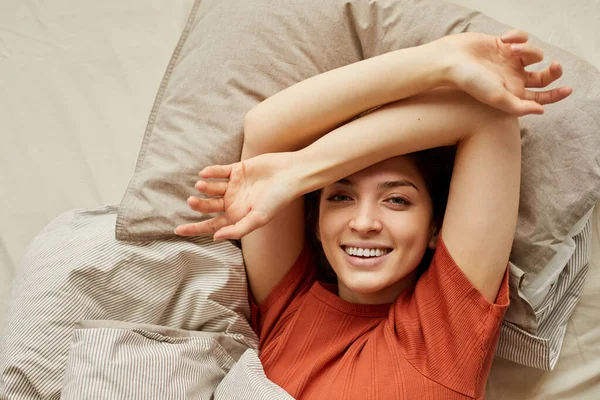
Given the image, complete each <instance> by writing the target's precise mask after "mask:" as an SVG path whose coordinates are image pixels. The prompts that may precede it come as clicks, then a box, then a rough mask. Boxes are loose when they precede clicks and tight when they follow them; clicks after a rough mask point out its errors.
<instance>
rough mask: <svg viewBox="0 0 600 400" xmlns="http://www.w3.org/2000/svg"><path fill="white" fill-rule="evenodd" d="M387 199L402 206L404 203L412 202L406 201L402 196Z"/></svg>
mask: <svg viewBox="0 0 600 400" xmlns="http://www.w3.org/2000/svg"><path fill="white" fill-rule="evenodd" d="M387 201H388V202H390V203H392V204H393V205H396V206H402V205H409V204H410V203H409V202H408V201H406V200H405V199H404V198H402V197H391V198H389V199H387Z"/></svg>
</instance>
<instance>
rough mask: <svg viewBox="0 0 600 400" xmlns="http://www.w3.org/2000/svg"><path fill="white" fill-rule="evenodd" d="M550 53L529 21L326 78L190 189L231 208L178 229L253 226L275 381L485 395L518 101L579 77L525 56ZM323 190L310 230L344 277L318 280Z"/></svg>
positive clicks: (510, 232) (292, 95)
mask: <svg viewBox="0 0 600 400" xmlns="http://www.w3.org/2000/svg"><path fill="white" fill-rule="evenodd" d="M542 59H543V54H542V51H541V50H540V49H539V48H537V47H535V46H534V45H532V44H530V43H528V36H527V34H526V33H525V32H522V31H520V30H512V31H509V32H507V33H505V34H504V35H503V36H502V37H494V36H489V35H484V34H479V33H463V34H458V35H452V36H447V37H444V38H442V39H439V40H437V41H435V42H431V43H428V44H425V45H422V46H418V47H414V48H409V49H404V50H399V51H394V52H390V53H387V54H384V55H381V56H378V57H374V58H371V59H368V60H364V61H361V62H359V63H355V64H352V65H348V66H344V67H342V68H338V69H335V70H332V71H328V72H326V73H323V74H320V75H318V76H315V77H312V78H310V79H307V80H305V81H303V82H300V83H298V84H296V85H294V86H292V87H290V88H288V89H286V90H283V91H282V92H280V93H277V94H276V95H274V96H272V97H270V98H269V99H267V100H265V101H264V102H262V103H261V104H259V105H258V106H257V107H255V108H254V109H253V110H251V111H250V112H249V113H248V114H247V116H246V118H245V121H244V132H245V137H244V147H243V152H242V161H241V162H239V163H235V164H232V165H226V166H211V167H207V168H205V169H204V170H203V171H202V172H201V173H200V176H201V177H202V178H203V179H210V178H221V180H209V181H206V180H200V181H199V182H198V183H197V184H196V188H197V189H198V190H199V191H200V192H202V193H205V194H207V195H209V196H214V197H213V198H211V199H198V198H195V197H190V198H189V199H188V204H189V205H190V207H191V208H193V209H194V210H197V211H200V212H223V214H222V215H220V216H218V217H216V218H213V219H211V220H208V221H204V222H200V223H197V224H188V225H184V226H180V227H178V228H177V229H176V233H177V234H179V235H185V236H191V235H200V234H214V238H215V240H219V239H225V238H231V239H237V238H241V240H242V249H243V255H244V260H245V264H246V271H247V275H248V282H249V289H250V303H251V310H252V325H253V328H254V329H255V330H256V332H257V334H258V335H259V339H260V344H259V347H260V358H261V361H262V363H263V366H264V369H265V373H266V375H267V377H268V378H269V379H271V380H272V381H273V382H275V383H276V384H278V385H279V386H281V387H283V388H284V389H285V390H286V391H288V392H289V393H290V394H291V395H292V396H294V397H296V398H310V399H313V398H314V399H463V398H481V397H482V396H483V393H484V388H485V381H486V378H487V375H488V372H489V369H490V366H491V362H492V358H493V354H494V349H495V345H496V342H497V339H498V335H499V328H500V323H501V320H502V317H503V314H504V312H505V310H506V308H507V306H508V282H507V279H508V278H507V277H508V270H507V266H508V258H509V254H510V249H511V245H512V241H513V236H514V232H515V226H516V221H517V210H518V204H519V181H520V165H521V157H520V155H521V143H520V132H519V126H518V120H517V116H522V115H526V114H532V113H533V114H542V113H543V107H542V105H544V104H549V103H554V102H557V101H560V100H562V99H563V98H565V97H567V96H568V95H569V94H570V93H571V89H570V88H568V87H564V88H559V89H553V90H548V91H543V92H532V91H529V90H527V89H526V88H530V87H537V88H540V87H545V86H547V85H548V84H550V83H552V82H553V81H555V80H556V79H558V78H559V77H560V76H561V74H562V71H561V67H560V65H559V64H558V63H552V64H551V65H550V67H548V68H547V69H546V70H544V71H542V72H535V73H534V72H527V71H525V69H524V68H525V66H528V65H531V64H534V63H537V62H540V61H541V60H542ZM376 107H379V108H377V109H375V110H374V111H371V112H370V113H368V114H366V115H363V116H361V117H360V118H355V119H353V117H355V116H357V115H359V114H361V113H363V112H365V111H368V110H372V109H374V108H376ZM350 120H351V121H350ZM348 121H350V122H348ZM442 146H455V149H456V155H455V158H454V165H453V172H452V179H451V183H450V188H449V193H446V194H447V196H448V199H447V205H446V197H445V196H446V194H445V192H447V190H446V189H444V188H443V186H444V184H443V182H441V183H440V182H439V181H438V182H437V183H436V179H433V178H432V173H431V171H432V170H433V172H434V175H435V168H433V169H432V168H426V167H427V165H426V164H424V163H423V160H426V158H423V154H424V153H423V152H422V151H423V150H425V149H432V148H437V147H442ZM432 162H435V160H432ZM223 178H226V180H223ZM437 185H441V186H440V187H441V189H440V187H438V186H437ZM310 192H312V193H313V196H317V199H318V217H317V220H316V224H315V227H314V231H310V232H308V235H309V236H311V235H312V236H314V237H315V238H316V240H318V242H319V243H320V245H321V247H322V252H323V254H324V256H325V258H326V261H327V263H328V264H329V265H330V267H331V269H332V270H333V271H334V272H335V275H336V277H337V279H336V280H337V282H336V283H325V282H322V281H319V280H318V279H317V276H318V273H319V266H318V265H317V264H318V263H317V256H318V254H317V253H318V252H319V251H320V250H321V249H318V250H317V251H315V250H314V249H313V248H311V246H309V245H308V242H309V241H308V240H307V238H306V235H305V227H306V226H307V220H306V217H305V203H304V200H303V197H304V196H303V195H305V194H307V193H310ZM440 210H441V214H440ZM444 210H445V212H444ZM442 217H443V222H442ZM442 228H443V229H442ZM311 230H312V228H311ZM433 251H435V253H434V255H433V258H432V259H431V262H430V263H429V260H427V262H426V265H425V266H424V267H425V268H422V267H423V265H422V264H423V260H424V259H426V258H424V256H426V253H427V252H433ZM420 265H421V268H419V266H420Z"/></svg>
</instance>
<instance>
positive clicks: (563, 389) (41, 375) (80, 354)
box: [0, 206, 600, 400]
mask: <svg viewBox="0 0 600 400" xmlns="http://www.w3.org/2000/svg"><path fill="white" fill-rule="evenodd" d="M116 211H117V207H116V206H107V207H101V208H98V209H94V210H73V211H69V212H67V213H64V214H63V215H61V216H60V217H58V218H57V219H56V220H54V221H53V222H52V223H51V224H49V225H48V227H46V228H45V229H44V230H43V231H42V232H40V234H39V235H38V236H37V237H36V239H35V240H34V241H33V242H32V243H31V245H30V247H29V250H28V252H27V255H26V257H25V259H24V262H23V265H22V267H21V269H20V272H19V275H18V277H17V280H16V281H15V285H14V290H13V296H12V298H11V303H10V309H9V315H8V319H7V323H6V334H5V336H4V338H3V341H2V346H1V352H0V376H1V378H0V398H9V399H55V398H59V397H60V396H61V390H62V388H63V384H64V385H65V390H66V391H65V396H71V397H72V398H77V397H79V398H98V397H93V393H96V392H94V391H95V390H98V391H99V393H115V391H117V392H119V393H134V392H135V390H133V388H134V387H135V383H136V382H137V383H139V382H140V381H139V380H137V379H138V378H140V379H143V377H142V375H141V374H143V373H144V372H145V373H146V374H149V375H148V376H152V377H153V378H152V379H149V380H148V384H150V383H149V382H150V381H154V379H156V382H161V379H164V376H165V373H166V371H169V370H170V371H173V372H174V374H173V375H171V378H170V380H173V382H176V381H181V382H182V383H181V385H180V386H176V385H174V386H172V387H170V388H171V389H170V390H174V391H177V390H179V391H182V390H188V389H189V390H193V388H194V387H195V386H194V385H198V382H197V381H196V380H195V377H194V381H193V382H192V381H189V376H188V377H186V376H184V375H185V373H186V372H187V371H200V370H207V371H210V372H209V373H210V374H211V376H212V377H213V379H214V380H212V381H211V380H209V382H208V383H206V382H204V383H203V385H207V386H202V385H200V386H198V387H197V390H200V391H202V390H203V391H204V393H210V391H212V390H213V389H214V393H215V396H217V394H219V393H220V394H221V395H222V397H221V398H224V399H226V398H233V399H235V398H244V397H243V396H239V397H236V396H238V395H239V393H242V394H243V393H256V396H254V395H253V397H246V398H261V397H259V396H262V395H263V394H264V395H265V396H271V397H265V398H274V399H277V398H278V396H281V395H282V393H281V392H280V391H278V390H277V388H276V387H274V386H273V385H272V384H271V383H269V382H267V381H268V379H266V378H265V376H264V372H263V369H262V366H261V365H260V362H259V361H258V358H257V357H256V354H255V353H248V352H246V353H244V355H243V356H242V358H240V359H238V360H237V361H238V362H237V363H235V364H233V366H232V360H231V359H230V357H231V358H232V359H233V360H235V359H236V357H239V355H240V351H241V350H243V348H251V349H256V348H257V344H258V343H257V337H256V335H255V334H254V332H253V331H252V329H250V327H249V324H248V321H247V320H246V318H247V317H248V316H249V315H248V311H249V310H248V304H247V299H248V297H247V296H248V292H247V287H246V285H247V283H246V276H245V272H244V270H243V264H242V259H241V253H240V251H239V249H237V248H236V247H235V246H233V245H231V244H230V243H228V242H217V243H213V242H212V241H210V240H209V241H207V240H206V239H204V238H199V239H189V240H188V239H183V238H175V239H168V240H160V241H152V242H136V243H128V242H120V241H117V240H115V238H114V236H113V228H114V223H115V219H116ZM598 214H599V213H598V211H597V210H596V212H595V219H594V221H595V222H594V225H593V236H594V238H593V244H594V245H593V248H594V249H595V254H593V258H592V262H591V264H590V279H588V280H587V282H586V287H584V289H583V293H582V296H581V302H580V303H579V304H578V305H577V306H576V307H575V310H574V311H573V316H572V318H570V319H569V321H568V323H567V326H566V332H567V333H566V336H565V341H564V344H563V348H562V350H561V357H560V358H559V360H558V362H557V364H556V367H555V370H554V371H553V372H544V371H540V370H536V369H534V368H528V367H525V366H522V365H521V366H519V365H518V364H514V363H511V362H509V361H506V360H503V359H501V358H500V357H496V358H495V360H494V364H493V366H492V370H491V372H490V378H489V379H490V380H489V382H490V383H489V384H488V396H487V398H488V399H489V400H496V399H498V400H499V399H505V398H519V399H523V400H528V399H532V400H533V399H537V398H540V395H543V398H544V399H546V398H548V399H551V398H555V399H564V398H581V399H594V398H595V397H593V396H592V395H591V394H594V393H597V392H596V390H600V365H599V364H598V362H597V361H598V360H600V354H599V353H598V351H597V349H598V346H597V344H598V342H599V341H600V329H599V328H598V327H599V326H600V324H599V323H598V322H599V321H598V312H597V309H598V304H599V301H600V300H599V299H598V293H600V287H599V284H598V282H600V280H599V279H598V278H599V271H600V243H599V239H598V238H599V235H598V233H599V229H600V218H598V217H599V216H598ZM101 319H102V320H111V321H109V322H102V323H100V322H99V321H85V320H101ZM81 320H84V321H81ZM115 320H120V321H122V322H117V321H115ZM156 325H163V326H156ZM199 330H203V331H204V332H197V331H199ZM189 331H195V332H189ZM215 341H216V343H215ZM92 343H93V344H92ZM219 346H220V347H222V348H224V349H226V350H225V351H220V350H217V351H220V353H219V354H220V356H219V355H213V356H212V358H211V357H208V358H206V357H204V355H207V354H208V353H210V352H211V351H210V350H209V349H210V348H219ZM177 354H181V355H183V357H179V356H176V355H177ZM244 356H246V358H244ZM156 357H159V358H160V359H161V360H162V361H164V363H158V362H157V363H154V362H153V361H152V360H153V359H155V358H156ZM144 361H145V362H146V363H144ZM174 364H176V365H174ZM115 366H118V367H119V368H115ZM134 367H135V368H134ZM228 368H230V369H229V372H227V369H228ZM495 371H497V372H495ZM516 371H519V372H516ZM130 374H133V375H131V376H130ZM178 374H181V375H178ZM128 376H129V377H130V378H131V379H128V378H127V377H128ZM144 376H145V375H144ZM98 377H100V378H98ZM102 377H105V378H106V379H102ZM109 377H111V378H112V377H114V378H115V379H116V380H121V381H126V382H127V383H131V385H132V386H127V384H125V385H116V386H114V385H113V382H114V381H113V380H112V379H109ZM221 378H222V380H221V381H220V383H219V384H218V385H217V386H216V388H215V381H216V380H218V379H221ZM507 380H508V381H507ZM529 383H532V385H529ZM490 385H491V386H490ZM159 386H160V385H159ZM159 389H160V390H159ZM161 390H167V389H166V387H162V388H161V387H158V388H157V393H161ZM142 393H146V392H142ZM509 393H511V394H514V393H522V394H523V395H522V396H515V395H511V396H508V395H507V394H509ZM565 393H567V394H576V395H577V396H579V397H577V396H564V394H565ZM225 394H228V395H229V394H231V396H230V397H227V395H225ZM505 395H506V396H508V397H505ZM561 396H562V397H561Z"/></svg>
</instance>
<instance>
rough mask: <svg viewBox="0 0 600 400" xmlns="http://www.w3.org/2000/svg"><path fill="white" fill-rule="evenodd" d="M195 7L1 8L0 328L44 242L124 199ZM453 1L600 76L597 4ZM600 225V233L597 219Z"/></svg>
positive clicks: (76, 3)
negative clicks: (75, 216)
mask: <svg viewBox="0 0 600 400" xmlns="http://www.w3.org/2000/svg"><path fill="white" fill-rule="evenodd" d="M192 2H193V1H192V0H146V1H144V2H139V1H136V0H105V1H101V2H99V1H92V0H55V1H52V2H37V1H33V0H7V1H2V2H0V101H1V104H2V106H1V107H0V188H1V190H2V192H1V193H0V194H1V195H0V318H1V319H2V320H3V315H4V312H5V309H6V304H7V299H8V295H9V288H10V282H11V280H12V277H13V275H14V271H15V269H16V268H17V266H18V265H19V262H20V260H21V258H22V256H23V254H24V252H25V248H26V246H27V244H28V243H29V242H30V241H31V239H32V238H33V237H34V236H35V234H36V233H37V232H39V231H40V230H41V228H42V227H44V226H45V225H46V224H47V223H48V222H49V221H50V220H51V219H53V218H54V217H55V216H57V215H58V214H60V213H61V212H63V211H65V210H68V209H72V208H93V207H97V206H99V205H103V204H110V203H118V202H119V201H120V200H121V197H122V195H123V193H124V191H125V188H126V186H127V183H128V181H129V179H130V177H131V175H132V174H133V170H134V168H135V160H136V157H137V153H138V150H139V146H140V143H141V139H142V136H143V132H144V129H145V125H146V120H147V117H148V114H149V112H150V109H151V106H152V103H153V101H154V96H155V94H156V91H157V89H158V85H159V84H160V81H161V78H162V75H163V73H164V70H165V67H166V65H167V63H168V61H169V58H170V56H171V52H172V50H173V49H174V47H175V44H176V42H177V40H178V38H179V34H180V33H181V31H182V29H183V26H184V23H185V21H186V18H187V14H188V12H189V10H190V8H191V5H192ZM453 2H454V3H457V4H460V5H463V6H466V7H469V8H473V9H477V10H480V11H483V12H484V13H486V14H488V15H490V16H491V17H494V18H496V19H498V20H499V21H501V22H504V23H507V24H510V25H513V26H517V27H520V28H523V29H526V30H527V31H529V32H530V33H532V34H535V35H537V36H538V37H540V38H541V39H543V40H546V41H548V42H551V43H553V44H556V45H559V46H561V47H563V48H565V49H567V50H569V51H571V52H573V53H574V54H576V55H578V56H580V57H582V58H584V59H586V60H587V61H589V62H590V63H592V64H594V65H595V66H596V67H597V68H600V24H598V20H600V0H578V1H570V2H565V1H563V0H545V1H544V0H529V1H527V2H523V1H519V0H504V1H502V2H497V1H495V0H485V1H482V0H454V1H453ZM547 62H548V63H549V62H550V60H547ZM565 84H568V82H565ZM596 215H598V213H596ZM596 224H597V227H598V228H597V229H596V232H598V231H600V221H598V218H596ZM594 246H595V248H596V249H599V248H600V244H599V243H598V237H597V236H596V240H595V243H594ZM595 257H596V258H595V260H594V261H593V263H592V266H591V267H592V268H600V259H599V258H600V251H596V252H595ZM598 307H600V306H598ZM598 314H600V313H598V312H596V315H598ZM0 329H1V328H0ZM0 334H1V330H0Z"/></svg>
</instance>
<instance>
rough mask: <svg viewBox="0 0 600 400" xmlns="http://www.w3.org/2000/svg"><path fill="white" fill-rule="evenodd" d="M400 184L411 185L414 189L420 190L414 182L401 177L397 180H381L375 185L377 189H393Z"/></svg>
mask: <svg viewBox="0 0 600 400" xmlns="http://www.w3.org/2000/svg"><path fill="white" fill-rule="evenodd" d="M402 186H412V187H414V188H415V189H417V192H420V190H419V188H418V187H417V186H416V185H415V184H414V183H412V182H411V181H408V180H406V179H401V180H399V181H386V182H381V183H380V184H379V185H377V188H378V189H393V188H397V187H402Z"/></svg>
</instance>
